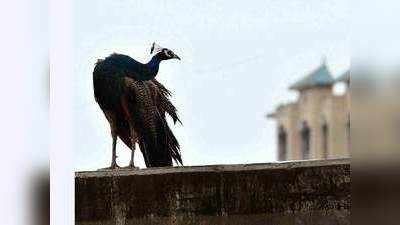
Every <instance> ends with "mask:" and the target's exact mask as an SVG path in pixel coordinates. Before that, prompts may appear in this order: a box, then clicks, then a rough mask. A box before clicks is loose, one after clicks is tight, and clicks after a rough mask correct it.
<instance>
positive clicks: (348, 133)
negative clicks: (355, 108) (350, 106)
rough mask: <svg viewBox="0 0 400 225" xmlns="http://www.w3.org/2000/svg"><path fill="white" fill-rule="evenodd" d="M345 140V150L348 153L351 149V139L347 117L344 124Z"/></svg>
mask: <svg viewBox="0 0 400 225" xmlns="http://www.w3.org/2000/svg"><path fill="white" fill-rule="evenodd" d="M346 139H347V149H348V150H349V151H350V149H351V148H350V147H351V137H350V116H349V117H348V120H347V123H346Z"/></svg>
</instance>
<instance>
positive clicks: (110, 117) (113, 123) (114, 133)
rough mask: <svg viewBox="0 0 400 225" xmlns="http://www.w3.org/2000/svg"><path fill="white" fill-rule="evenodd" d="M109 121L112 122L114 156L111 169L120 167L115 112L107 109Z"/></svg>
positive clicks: (106, 113)
mask: <svg viewBox="0 0 400 225" xmlns="http://www.w3.org/2000/svg"><path fill="white" fill-rule="evenodd" d="M105 115H106V117H107V120H108V122H109V123H110V129H111V136H112V156H111V166H110V169H116V168H119V166H118V164H117V126H116V118H115V114H114V113H112V112H109V111H105Z"/></svg>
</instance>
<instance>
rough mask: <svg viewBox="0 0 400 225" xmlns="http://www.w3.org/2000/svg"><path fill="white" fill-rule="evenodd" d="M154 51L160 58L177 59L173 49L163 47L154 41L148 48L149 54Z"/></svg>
mask: <svg viewBox="0 0 400 225" xmlns="http://www.w3.org/2000/svg"><path fill="white" fill-rule="evenodd" d="M153 53H155V55H156V56H157V57H158V58H159V59H161V60H168V59H179V60H181V58H179V56H177V55H176V54H175V53H174V52H173V51H171V50H169V49H168V48H163V47H161V46H159V45H157V44H156V43H153V44H152V46H151V49H150V54H153Z"/></svg>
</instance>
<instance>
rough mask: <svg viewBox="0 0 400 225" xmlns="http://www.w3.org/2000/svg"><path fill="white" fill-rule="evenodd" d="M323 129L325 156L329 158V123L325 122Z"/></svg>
mask: <svg viewBox="0 0 400 225" xmlns="http://www.w3.org/2000/svg"><path fill="white" fill-rule="evenodd" d="M321 131H322V151H323V158H324V159H327V158H328V156H329V127H328V124H327V123H324V124H323V125H322V127H321Z"/></svg>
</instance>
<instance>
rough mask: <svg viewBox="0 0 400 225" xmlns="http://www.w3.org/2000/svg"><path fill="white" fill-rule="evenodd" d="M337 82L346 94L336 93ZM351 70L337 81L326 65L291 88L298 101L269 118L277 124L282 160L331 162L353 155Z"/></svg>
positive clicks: (282, 106)
mask: <svg viewBox="0 0 400 225" xmlns="http://www.w3.org/2000/svg"><path fill="white" fill-rule="evenodd" d="M337 82H344V83H345V84H346V87H347V88H346V91H345V93H344V94H343V95H335V94H333V86H334V84H336V83H337ZM349 84H350V71H347V72H346V73H344V74H343V75H341V76H339V78H338V79H336V80H335V79H334V78H333V77H332V75H331V73H330V72H329V69H328V68H327V66H326V63H325V62H323V63H322V64H321V65H320V66H319V67H318V68H316V69H315V70H313V71H312V72H310V73H309V74H308V75H307V76H305V77H304V78H303V79H301V80H299V81H297V82H296V83H294V84H293V85H291V86H290V89H291V90H294V91H297V92H298V93H299V97H298V99H297V101H296V102H293V103H289V104H284V105H280V106H279V107H278V108H277V109H276V111H275V112H273V113H271V114H269V115H268V117H269V118H273V119H275V120H276V121H277V139H278V141H277V142H278V148H277V149H278V160H280V161H285V160H300V159H327V158H342V157H349V156H350V153H349V152H350V95H349V91H348V87H349Z"/></svg>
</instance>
